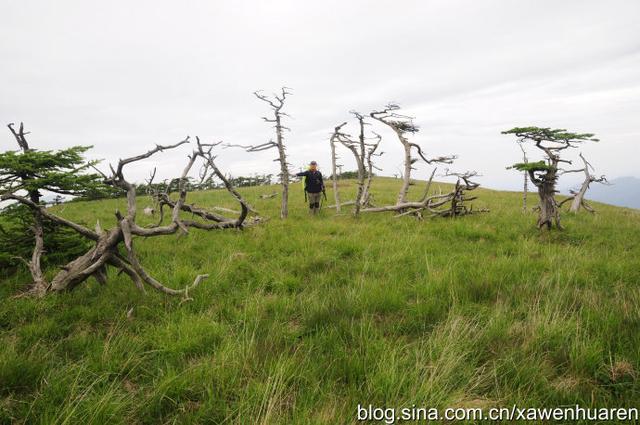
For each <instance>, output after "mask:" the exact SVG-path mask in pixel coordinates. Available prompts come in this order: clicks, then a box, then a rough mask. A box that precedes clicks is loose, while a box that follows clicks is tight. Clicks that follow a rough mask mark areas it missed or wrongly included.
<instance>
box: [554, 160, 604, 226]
mask: <svg viewBox="0 0 640 425" xmlns="http://www.w3.org/2000/svg"><path fill="white" fill-rule="evenodd" d="M579 156H580V159H582V162H583V163H584V168H581V169H579V170H572V171H573V172H581V171H582V172H583V173H584V180H583V181H582V184H581V185H580V189H579V190H577V191H576V190H571V191H570V193H571V196H570V197H568V198H566V199H565V200H563V201H562V202H560V204H559V206H562V205H564V204H565V203H567V202H569V201H571V206H570V207H569V212H572V213H577V212H578V211H580V208H581V207H582V208H584V209H585V210H587V211H589V212H590V213H594V212H595V210H594V209H593V208H592V207H591V205H589V204H587V202H586V201H585V199H584V195H585V194H586V193H587V190H589V186H590V185H591V183H602V184H607V178H606V177H605V176H600V177H596V176H594V175H593V174H591V171H593V170H594V168H593V166H591V164H590V163H589V162H588V161H587V160H586V159H585V157H584V156H582V153H580V155H579Z"/></svg>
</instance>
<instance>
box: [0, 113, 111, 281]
mask: <svg viewBox="0 0 640 425" xmlns="http://www.w3.org/2000/svg"><path fill="white" fill-rule="evenodd" d="M7 127H8V128H9V130H10V131H11V134H12V135H13V137H14V138H15V141H16V142H17V144H18V148H19V149H18V150H15V151H6V152H2V153H0V195H10V194H20V195H21V196H23V197H25V198H27V199H29V201H30V202H32V203H33V204H35V205H40V204H41V201H42V196H43V194H44V193H46V192H49V193H54V194H56V195H60V196H62V195H67V196H84V195H86V194H88V193H98V192H104V191H106V190H107V188H106V186H104V185H103V184H102V183H101V179H100V176H99V175H97V174H93V173H88V172H87V170H88V169H89V168H90V167H93V166H94V165H95V164H96V161H87V160H86V159H85V158H84V156H83V155H84V153H85V152H86V151H87V150H89V149H90V148H91V146H73V147H70V148H67V149H60V150H37V149H34V148H33V147H31V146H30V145H29V142H28V140H27V135H28V134H29V132H27V131H25V129H24V124H23V123H20V126H19V127H18V128H17V129H16V128H15V126H14V124H13V123H11V124H8V125H7ZM30 211H31V220H30V221H31V223H30V226H29V230H30V231H31V232H32V233H33V236H34V241H33V251H32V254H31V259H29V260H27V259H22V260H23V261H24V262H25V264H26V265H27V267H28V269H29V272H30V273H31V277H32V279H33V282H32V285H31V288H30V290H31V291H33V292H35V293H40V292H43V291H45V290H46V286H47V282H46V279H45V278H44V274H43V272H42V266H41V263H42V256H43V254H44V252H45V251H46V246H45V235H44V232H45V228H48V229H49V230H53V229H54V228H55V227H52V226H50V225H48V223H44V220H45V218H44V217H43V215H42V214H41V212H40V210H39V209H37V208H35V209H31V210H30Z"/></svg>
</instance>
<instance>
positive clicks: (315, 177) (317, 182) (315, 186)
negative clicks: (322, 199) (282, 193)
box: [296, 170, 324, 193]
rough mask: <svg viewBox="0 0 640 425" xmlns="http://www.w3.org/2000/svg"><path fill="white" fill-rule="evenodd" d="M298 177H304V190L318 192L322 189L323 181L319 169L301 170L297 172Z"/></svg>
mask: <svg viewBox="0 0 640 425" xmlns="http://www.w3.org/2000/svg"><path fill="white" fill-rule="evenodd" d="M296 176H298V177H303V176H304V177H305V179H304V190H305V191H306V192H309V193H319V192H322V191H323V190H324V182H323V181H322V173H321V172H320V171H317V170H316V171H311V170H307V171H303V172H301V173H297V174H296Z"/></svg>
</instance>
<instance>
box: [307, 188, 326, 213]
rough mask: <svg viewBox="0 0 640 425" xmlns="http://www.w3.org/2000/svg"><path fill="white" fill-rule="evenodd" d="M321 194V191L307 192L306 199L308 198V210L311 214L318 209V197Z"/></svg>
mask: <svg viewBox="0 0 640 425" xmlns="http://www.w3.org/2000/svg"><path fill="white" fill-rule="evenodd" d="M321 196H322V192H318V193H311V192H307V199H308V200H309V211H311V213H312V214H317V213H318V211H319V210H320V197H321Z"/></svg>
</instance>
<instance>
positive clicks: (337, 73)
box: [0, 0, 640, 189]
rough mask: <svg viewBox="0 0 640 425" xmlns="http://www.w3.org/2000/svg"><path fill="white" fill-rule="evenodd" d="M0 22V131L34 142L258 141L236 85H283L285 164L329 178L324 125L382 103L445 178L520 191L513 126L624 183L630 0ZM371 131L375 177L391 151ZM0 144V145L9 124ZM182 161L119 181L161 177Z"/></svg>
mask: <svg viewBox="0 0 640 425" xmlns="http://www.w3.org/2000/svg"><path fill="white" fill-rule="evenodd" d="M0 16H1V19H2V20H1V24H0V57H1V58H2V66H1V67H0V121H1V122H3V123H9V122H19V121H24V122H25V125H26V126H27V129H28V130H30V131H32V135H31V136H30V137H31V138H30V140H31V143H32V144H33V146H34V147H37V148H41V149H45V148H48V149H54V148H61V147H67V146H72V145H78V144H82V145H94V149H93V150H92V151H91V153H90V156H91V157H94V158H103V159H105V160H106V161H107V162H109V161H112V162H113V161H116V160H117V159H118V158H119V157H124V156H129V155H134V154H138V153H141V152H142V151H146V150H147V149H148V148H150V147H152V146H153V144H154V143H161V144H169V143H174V142H176V141H179V140H181V139H182V138H184V136H185V135H187V134H189V135H191V136H195V135H199V136H200V138H201V139H204V140H207V141H218V140H225V141H227V142H229V143H239V144H259V143H262V142H265V141H268V140H269V138H271V137H272V133H273V130H272V128H270V127H269V124H267V123H264V122H262V121H261V120H260V117H261V116H263V115H265V114H266V113H268V110H267V109H266V108H265V106H266V105H265V104H263V103H262V102H260V101H258V100H257V99H256V98H255V97H253V95H252V92H253V91H254V90H257V89H264V90H265V91H267V92H272V91H274V90H278V88H279V87H280V86H282V85H286V86H289V87H292V88H293V89H294V93H295V94H294V95H293V96H292V97H291V98H290V101H289V102H288V103H287V106H286V111H287V112H288V113H289V114H291V116H292V117H293V119H291V120H290V121H289V123H288V125H289V126H290V127H291V129H292V131H291V133H290V134H287V147H288V154H289V157H290V162H291V163H292V164H293V166H294V167H293V168H294V169H298V168H299V167H300V166H302V165H303V164H305V163H307V162H308V161H310V160H312V159H315V160H317V161H318V162H319V163H320V167H321V169H322V170H324V171H325V172H326V174H327V175H328V174H329V173H330V155H329V145H328V141H327V140H328V136H329V134H330V132H331V131H332V129H333V127H334V126H335V125H336V124H338V123H340V122H342V121H344V120H347V119H349V118H350V117H349V114H348V111H349V110H351V109H357V110H359V111H362V112H368V111H370V110H371V109H373V108H377V107H380V106H381V105H384V104H385V103H387V102H388V101H395V102H398V103H400V104H401V105H402V106H403V108H404V110H405V112H406V113H408V114H410V115H413V116H415V117H416V120H415V121H416V123H417V124H418V125H420V127H421V131H420V132H419V133H418V134H416V135H415V136H414V138H413V139H414V141H415V142H417V143H420V144H421V145H422V147H423V149H424V150H425V151H427V153H428V155H429V156H438V155H443V154H457V155H459V159H458V161H457V162H456V163H455V164H454V165H453V166H452V168H454V169H456V170H460V171H462V170H468V169H473V170H477V171H478V172H480V173H481V174H482V175H483V177H482V179H481V180H480V181H481V183H483V184H484V185H487V186H489V187H495V188H513V189H516V188H519V187H520V186H521V179H520V177H519V176H518V175H517V174H516V173H515V172H514V171H507V170H505V167H506V166H508V165H510V164H512V163H513V162H516V161H518V160H519V157H520V151H519V149H518V147H517V146H516V144H515V143H514V141H513V139H511V138H510V136H504V135H501V134H500V131H501V130H505V129H508V128H511V127H513V126H521V125H539V126H550V127H562V128H567V129H569V130H575V131H580V132H587V131H588V132H593V133H596V134H597V136H598V137H599V138H600V139H601V142H600V143H597V144H591V145H588V146H585V147H584V149H583V152H584V154H585V155H586V156H587V157H588V158H589V159H590V160H591V162H592V163H593V165H594V166H595V167H596V168H597V172H598V174H601V173H602V174H607V175H608V176H610V177H611V178H615V177H619V176H625V175H634V176H640V171H639V170H638V157H637V153H638V141H639V140H640V129H639V125H640V1H637V0H629V1H540V0H535V1H507V0H504V1H424V0H423V1H403V0H398V1H347V0H341V1H326V0H323V1H316V2H310V1H294V0H291V1H257V0H256V1H237V0H234V1H227V2H222V1H184V2H177V1H159V0H153V1H86V0H77V1H70V0H61V1H55V2H54V1H31V0H20V1H9V0H0ZM374 128H375V129H376V130H377V131H379V132H381V133H382V134H383V136H384V140H383V145H382V150H383V151H384V152H386V153H385V154H384V155H383V157H382V158H381V159H380V161H379V165H380V166H382V167H383V168H384V172H383V174H388V175H392V174H394V173H396V172H397V170H398V168H399V166H400V165H401V163H402V153H401V149H400V144H399V142H398V141H397V140H396V139H394V137H393V134H390V133H389V132H388V131H385V129H384V128H381V127H379V126H376V127H374ZM353 131H355V128H353ZM0 143H1V146H2V149H3V150H4V149H14V148H15V142H14V141H13V139H12V137H11V134H10V133H9V131H8V130H7V131H4V132H2V133H0ZM530 150H531V155H537V152H533V149H530ZM188 152H189V149H188V148H185V149H182V150H180V151H175V152H172V153H170V154H162V155H158V156H157V157H154V160H153V161H147V162H145V163H141V164H139V165H138V166H136V167H134V168H132V169H131V172H130V174H129V175H130V176H131V177H132V179H134V180H141V179H143V178H144V177H145V176H146V175H147V173H148V171H149V170H150V169H152V168H153V165H154V164H158V165H159V166H160V169H161V173H162V175H163V176H164V177H169V176H175V175H176V174H178V173H179V170H180V169H181V167H183V165H184V163H185V157H186V154H187V153H188ZM577 153H578V152H577V151H574V152H571V154H572V155H577ZM275 156H276V153H275V152H264V153H260V154H250V153H246V152H244V151H242V150H237V149H224V150H220V151H219V161H218V162H219V163H220V165H221V166H222V167H223V168H224V169H225V171H227V172H231V173H233V174H235V175H240V174H242V175H247V174H250V173H255V172H257V173H263V172H275V171H276V164H275V163H273V162H272V160H273V158H275ZM341 156H342V158H343V159H342V162H343V163H344V164H345V165H346V166H345V168H346V169H353V168H355V167H354V165H353V161H352V160H351V159H350V158H349V157H348V152H346V151H343V152H341ZM427 173H428V167H426V166H420V167H419V170H418V172H416V177H424V176H426V174H427Z"/></svg>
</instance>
